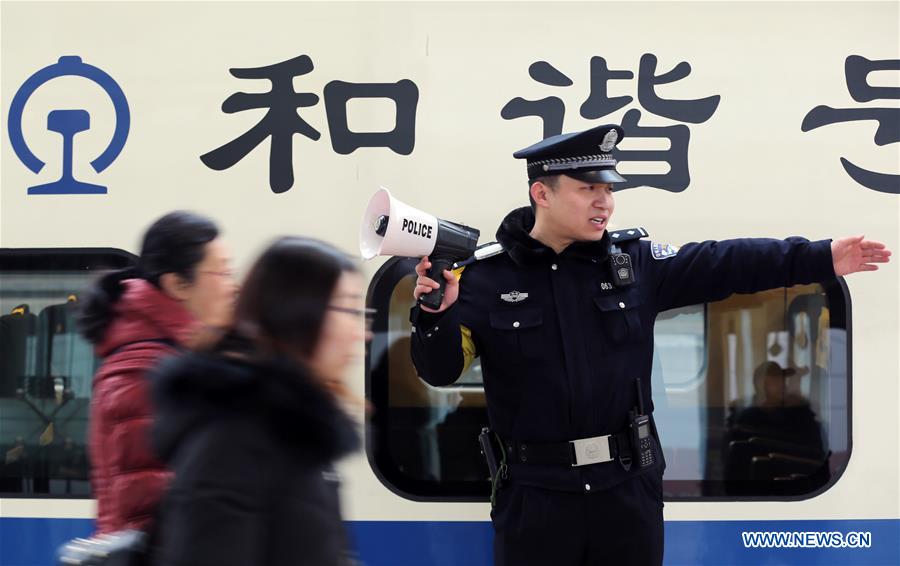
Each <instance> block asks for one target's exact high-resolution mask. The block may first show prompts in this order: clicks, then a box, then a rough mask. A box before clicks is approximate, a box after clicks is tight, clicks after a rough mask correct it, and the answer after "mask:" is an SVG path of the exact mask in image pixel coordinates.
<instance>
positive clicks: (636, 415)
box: [629, 378, 656, 468]
mask: <svg viewBox="0 0 900 566" xmlns="http://www.w3.org/2000/svg"><path fill="white" fill-rule="evenodd" d="M635 383H636V385H637V400H638V401H637V402H638V406H637V410H636V411H635V410H632V411H630V412H629V413H630V414H629V417H630V422H631V424H630V429H631V446H632V450H633V451H634V457H633V458H632V461H633V462H634V463H636V464H637V465H638V467H639V468H646V467H648V466H652V465H653V464H654V463H656V455H655V454H654V453H653V440H652V439H651V438H650V415H645V414H644V396H643V394H642V391H641V380H640V378H638V379H636V380H635Z"/></svg>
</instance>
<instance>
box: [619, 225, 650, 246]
mask: <svg viewBox="0 0 900 566" xmlns="http://www.w3.org/2000/svg"><path fill="white" fill-rule="evenodd" d="M649 235H650V234H649V233H647V231H646V230H644V229H643V228H626V229H625V230H616V231H615V232H610V233H609V241H610V243H612V244H618V243H619V242H630V241H631V240H639V239H641V238H646V237H647V236H649Z"/></svg>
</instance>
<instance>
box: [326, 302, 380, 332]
mask: <svg viewBox="0 0 900 566" xmlns="http://www.w3.org/2000/svg"><path fill="white" fill-rule="evenodd" d="M325 308H327V309H328V310H332V311H338V312H344V313H347V314H352V315H354V316H357V317H359V318H362V319H364V320H365V322H366V330H367V331H368V330H372V321H373V320H374V319H375V315H376V314H377V313H378V310H376V309H368V308H365V309H356V308H353V307H342V306H339V305H328V306H326V307H325Z"/></svg>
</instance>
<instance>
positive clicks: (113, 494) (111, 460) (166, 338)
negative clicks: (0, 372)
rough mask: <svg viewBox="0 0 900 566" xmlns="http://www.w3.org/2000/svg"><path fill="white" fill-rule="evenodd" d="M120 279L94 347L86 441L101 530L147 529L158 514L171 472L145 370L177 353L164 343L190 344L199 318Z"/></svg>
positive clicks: (146, 286) (136, 282)
mask: <svg viewBox="0 0 900 566" xmlns="http://www.w3.org/2000/svg"><path fill="white" fill-rule="evenodd" d="M123 285H124V286H125V290H124V291H123V293H122V296H121V298H120V299H119V302H118V303H117V304H116V307H115V315H114V317H113V320H112V322H111V323H110V325H109V328H107V330H106V334H105V336H104V338H103V340H102V341H101V342H100V343H99V344H98V345H97V348H96V351H97V355H98V356H99V357H101V358H104V360H103V364H102V365H101V366H100V368H99V369H98V370H97V374H96V375H95V376H94V383H93V398H92V400H91V418H90V430H89V442H90V457H91V487H92V488H93V491H94V497H96V499H97V532H98V533H107V532H111V531H117V530H120V529H125V528H137V529H143V528H147V527H148V526H149V524H150V523H151V522H152V520H153V517H154V515H155V513H156V508H157V504H158V502H159V499H160V497H161V495H162V492H163V489H165V486H166V484H167V483H168V480H169V477H170V475H171V474H170V472H168V471H166V469H165V467H164V466H163V465H162V464H161V463H160V462H159V461H158V460H157V459H156V456H155V455H154V453H153V451H152V449H151V445H150V437H149V431H150V424H151V420H152V418H153V407H152V405H151V400H150V386H149V383H148V382H147V377H146V373H147V371H148V370H149V369H151V368H153V367H154V366H155V365H156V364H157V362H158V361H159V360H160V359H161V358H163V357H165V356H167V355H170V354H172V353H173V352H174V351H175V348H174V346H173V345H170V344H167V343H166V342H169V343H172V344H180V345H184V344H186V343H187V340H188V339H189V337H190V336H191V335H192V334H193V333H194V331H195V330H196V328H197V324H198V323H197V322H196V321H195V320H194V318H193V316H192V315H191V314H190V313H189V312H188V311H187V310H186V309H185V308H184V307H183V306H182V305H181V304H180V303H179V302H178V301H176V300H174V299H172V298H171V297H169V296H168V295H166V294H164V293H163V292H162V291H160V290H159V289H157V288H156V287H154V286H153V285H151V284H150V283H149V282H147V281H145V280H143V279H130V280H127V281H124V282H123ZM143 340H159V342H141V341H143Z"/></svg>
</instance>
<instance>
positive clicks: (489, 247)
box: [453, 242, 506, 269]
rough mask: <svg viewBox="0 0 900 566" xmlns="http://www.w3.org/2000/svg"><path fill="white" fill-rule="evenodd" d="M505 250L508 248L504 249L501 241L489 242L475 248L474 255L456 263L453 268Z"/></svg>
mask: <svg viewBox="0 0 900 566" xmlns="http://www.w3.org/2000/svg"><path fill="white" fill-rule="evenodd" d="M505 252H506V250H505V249H503V245H502V244H500V243H499V242H489V243H487V244H482V245H480V246H478V247H477V248H475V254H474V255H473V256H472V257H470V258H467V259H464V260H462V261H457V262H456V263H454V264H453V269H458V268H460V267H465V266H467V265H470V264H473V263H475V262H476V261H481V260H483V259H487V258H489V257H494V256H497V255H500V254H502V253H505Z"/></svg>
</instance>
